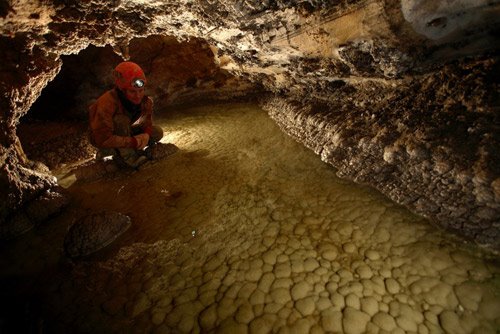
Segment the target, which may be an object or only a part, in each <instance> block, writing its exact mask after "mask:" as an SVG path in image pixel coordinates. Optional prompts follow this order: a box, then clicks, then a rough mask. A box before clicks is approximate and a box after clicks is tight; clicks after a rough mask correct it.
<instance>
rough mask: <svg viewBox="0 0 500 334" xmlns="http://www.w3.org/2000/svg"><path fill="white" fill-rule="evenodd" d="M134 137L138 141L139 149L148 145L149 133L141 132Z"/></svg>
mask: <svg viewBox="0 0 500 334" xmlns="http://www.w3.org/2000/svg"><path fill="white" fill-rule="evenodd" d="M134 139H135V140H136V141H137V146H136V148H137V149H138V150H142V149H143V148H144V147H146V146H147V145H148V142H149V135H148V134H147V133H141V134H139V135H137V136H134Z"/></svg>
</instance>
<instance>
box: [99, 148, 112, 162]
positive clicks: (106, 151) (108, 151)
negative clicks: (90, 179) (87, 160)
mask: <svg viewBox="0 0 500 334" xmlns="http://www.w3.org/2000/svg"><path fill="white" fill-rule="evenodd" d="M115 153H116V151H115V149H113V148H98V149H97V152H96V153H95V159H96V160H97V161H104V158H106V157H109V156H112V155H114V154H115Z"/></svg>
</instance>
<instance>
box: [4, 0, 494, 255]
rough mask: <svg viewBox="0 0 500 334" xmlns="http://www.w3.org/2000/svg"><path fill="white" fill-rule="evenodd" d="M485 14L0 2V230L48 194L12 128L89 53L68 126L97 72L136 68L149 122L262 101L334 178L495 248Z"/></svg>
mask: <svg viewBox="0 0 500 334" xmlns="http://www.w3.org/2000/svg"><path fill="white" fill-rule="evenodd" d="M457 8H459V9H457ZM499 8H500V5H498V3H486V2H482V1H480V2H478V3H475V4H474V5H470V6H469V5H468V4H464V3H463V2H462V1H448V2H446V3H443V4H442V6H441V7H440V8H439V11H437V10H436V7H435V3H434V1H418V2H416V1H395V0H388V1H382V0H379V1H371V2H361V1H355V2H352V1H351V2H343V1H329V0H325V1H319V0H318V1H316V0H314V1H280V0H278V1H244V2H242V1H230V0H220V1H202V0H200V1H187V0H186V1H161V2H159V1H156V2H144V1H111V2H110V1H101V0H91V1H85V2H82V1H73V0H65V1H59V0H54V1H28V2H21V1H10V2H8V1H1V2H0V56H1V59H2V62H1V64H0V93H1V95H2V99H1V100H0V116H1V117H0V186H1V189H2V192H0V224H2V225H3V226H11V225H9V224H10V222H12V219H13V217H15V216H17V215H18V212H22V211H23V210H25V208H26V207H27V206H29V205H30V203H31V202H33V201H35V200H36V199H37V198H38V197H40V196H41V195H42V194H44V193H45V192H46V191H50V189H52V188H54V187H55V186H56V184H55V182H54V181H53V180H52V179H51V177H50V176H47V175H44V174H40V173H38V172H36V171H35V170H34V169H33V167H32V166H33V163H32V162H30V161H29V159H28V158H27V157H26V155H25V153H24V152H23V145H22V144H21V142H20V141H19V138H18V135H17V130H16V129H17V126H18V124H19V122H20V120H21V118H22V117H23V116H25V115H26V114H29V111H30V108H31V106H32V105H33V103H34V102H35V101H36V100H37V99H38V98H39V97H40V95H41V92H42V90H43V89H44V87H46V86H47V85H48V84H49V82H51V81H53V80H54V78H56V76H57V74H58V73H59V72H60V71H61V68H62V67H63V65H62V64H63V58H64V57H67V56H68V57H69V55H75V56H76V54H78V53H79V52H80V51H82V50H84V51H87V50H90V51H89V52H90V53H91V51H92V50H94V49H93V48H95V47H99V48H101V47H105V51H103V52H108V55H109V54H110V53H109V52H111V51H112V52H111V54H114V55H115V56H118V57H117V58H112V57H110V56H109V57H104V56H102V54H100V53H97V55H94V57H93V58H92V57H90V58H88V59H87V60H88V61H89V62H88V63H87V64H86V66H81V63H79V62H76V65H74V66H76V67H78V66H80V67H81V68H89V69H91V70H90V71H88V72H86V74H82V73H80V74H78V75H74V76H69V77H71V78H72V79H70V82H74V81H75V80H77V81H78V80H81V81H82V85H81V87H77V90H76V92H75V96H77V97H78V98H77V100H78V99H80V100H78V101H79V105H80V106H81V108H80V109H78V108H77V109H75V108H70V109H72V110H67V112H68V115H70V114H71V113H75V110H76V114H71V115H72V116H77V117H81V118H82V119H83V118H84V117H85V111H84V110H85V108H83V105H84V103H83V101H86V99H85V98H89V97H91V96H93V97H94V98H95V97H97V96H98V94H99V93H100V92H101V91H102V88H103V86H104V85H103V82H106V80H109V79H110V77H109V68H110V67H111V66H112V64H111V60H112V61H113V63H115V62H116V61H119V60H121V59H132V60H139V61H140V63H141V64H143V65H144V66H145V68H146V71H147V72H148V73H147V74H148V77H150V78H151V82H153V83H155V85H154V86H155V87H156V89H155V90H153V91H152V95H153V97H154V98H155V99H156V101H158V102H159V106H162V105H163V106H166V105H168V104H170V103H176V101H177V102H178V103H181V102H186V101H188V102H194V101H196V99H197V97H204V98H207V97H212V98H220V99H227V98H228V97H235V96H241V95H244V94H245V93H247V92H252V93H255V92H256V91H259V90H260V91H264V92H267V93H271V94H274V95H276V99H273V100H271V102H269V103H268V106H269V108H270V110H271V109H272V114H273V118H274V119H276V120H277V121H278V123H279V124H280V126H281V127H282V128H283V129H284V130H285V131H287V132H289V133H290V134H292V135H293V136H294V137H295V138H296V139H298V140H301V141H304V143H305V144H306V145H307V146H308V147H311V148H313V149H314V150H315V151H316V152H317V153H318V154H321V157H322V158H323V159H325V160H326V161H329V162H331V163H332V164H334V165H335V166H337V167H338V168H339V175H343V176H345V177H349V178H352V179H354V180H356V181H358V182H364V183H368V184H371V185H373V186H376V187H377V188H378V189H380V190H381V191H382V192H384V193H385V194H386V195H388V196H389V197H391V198H392V199H393V200H395V201H396V202H398V203H401V204H404V205H406V206H408V207H409V208H411V209H413V210H414V211H415V212H418V213H420V214H422V215H425V216H428V217H435V218H437V221H439V222H440V223H441V225H442V226H444V227H449V228H452V229H453V230H455V231H457V232H458V233H460V234H462V235H463V236H465V237H468V238H472V239H473V240H475V241H477V242H479V243H482V244H486V245H490V246H492V247H493V248H498V237H497V233H498V232H497V231H498V224H499V220H498V219H499V218H498V217H499V214H498V213H499V203H500V195H499V191H500V190H499V189H500V181H499V177H500V173H499V171H498V166H499V163H498V154H499V153H498V142H499V140H498V136H499V133H500V131H498V127H499V121H498V100H499V99H498V77H499V76H498V47H499V45H500V43H498V39H497V37H496V36H498V34H497V32H498V26H499V20H500V15H498V14H499ZM457 10H459V11H458V12H457ZM193 50H194V51H195V53H193V52H192V51H193ZM92 52H93V51H92ZM193 54H196V55H197V56H196V57H195V58H193V59H191V58H189V61H188V62H186V59H188V58H186V57H188V56H189V55H193ZM79 56H80V55H79ZM82 57H83V55H82ZM64 59H69V58H64ZM80 59H81V58H80ZM106 59H107V61H108V62H109V63H106ZM169 61H172V62H170V63H169ZM186 64H187V65H186ZM164 73H171V74H172V73H173V75H170V76H168V77H165V76H164ZM85 75H87V76H85ZM63 86H65V85H63ZM235 87H237V89H235ZM379 93H380V94H379ZM336 98H338V99H339V100H336ZM332 99H333V100H334V101H332ZM291 106H292V107H291ZM278 109H283V110H278ZM311 113H312V114H313V115H311ZM56 114H57V113H56ZM306 114H307V116H305V115H306ZM57 115H61V117H63V114H57ZM372 115H373V116H372ZM57 117H58V116H57ZM57 117H56V118H57ZM320 119H321V121H319V120H320ZM339 129H340V130H339ZM361 135H363V137H361ZM313 137H314V138H315V139H312V138H313ZM495 147H496V149H495ZM351 164H352V166H351ZM351 167H356V168H351ZM37 219H38V218H37ZM24 230H25V228H16V227H15V226H14V227H12V229H10V228H8V227H6V228H2V231H4V232H5V234H6V235H12V234H15V233H17V232H16V231H18V232H19V231H24ZM4 236H5V235H4V233H2V237H4Z"/></svg>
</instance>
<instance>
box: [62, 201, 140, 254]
mask: <svg viewBox="0 0 500 334" xmlns="http://www.w3.org/2000/svg"><path fill="white" fill-rule="evenodd" d="M131 224H132V223H131V220H130V217H128V216H125V215H123V214H121V213H117V212H106V211H103V212H96V213H92V214H89V215H87V216H84V217H83V218H81V219H79V220H77V221H76V222H75V223H74V224H73V225H71V226H70V227H69V229H68V232H67V234H66V236H65V238H64V250H65V253H66V255H67V256H69V257H71V258H77V257H82V256H87V255H90V254H92V253H94V252H97V251H98V250H100V249H102V248H104V247H106V246H108V245H109V244H111V243H112V242H113V241H114V240H116V238H118V237H119V236H120V235H121V234H123V233H124V232H125V231H126V230H127V229H128V228H129V227H130V225H131Z"/></svg>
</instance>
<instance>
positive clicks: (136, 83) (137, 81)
mask: <svg viewBox="0 0 500 334" xmlns="http://www.w3.org/2000/svg"><path fill="white" fill-rule="evenodd" d="M132 86H134V87H135V88H142V87H144V80H142V79H139V78H136V79H133V80H132Z"/></svg>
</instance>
